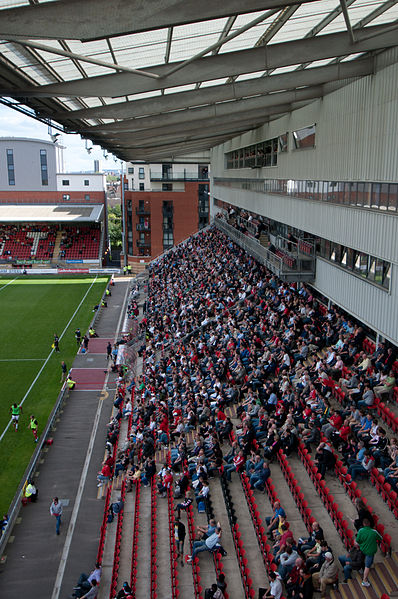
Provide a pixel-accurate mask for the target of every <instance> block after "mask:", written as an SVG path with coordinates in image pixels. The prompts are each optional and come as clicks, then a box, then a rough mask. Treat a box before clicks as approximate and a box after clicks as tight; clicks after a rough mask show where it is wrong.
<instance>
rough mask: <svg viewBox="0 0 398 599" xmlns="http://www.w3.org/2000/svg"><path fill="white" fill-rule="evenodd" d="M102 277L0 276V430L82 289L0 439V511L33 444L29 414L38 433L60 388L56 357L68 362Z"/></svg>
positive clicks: (5, 506) (103, 282) (99, 290)
mask: <svg viewBox="0 0 398 599" xmlns="http://www.w3.org/2000/svg"><path fill="white" fill-rule="evenodd" d="M107 281H108V278H107V277H98V278H97V279H94V278H93V277H84V276H77V277H76V276H75V277H68V276H65V277H57V278H54V277H51V276H24V277H19V278H17V279H16V280H14V277H12V278H1V279H0V330H1V333H2V343H0V435H1V434H2V433H3V431H4V429H5V427H6V426H7V423H8V422H9V420H10V414H9V408H10V406H11V404H12V403H14V402H16V403H18V404H19V403H20V402H21V401H22V399H23V398H24V396H25V394H26V393H27V392H28V390H29V387H30V386H31V384H32V383H33V381H34V379H35V378H36V376H37V374H38V373H39V371H40V369H41V367H42V366H43V364H44V363H45V360H46V358H47V357H48V355H49V354H50V352H51V344H52V342H53V338H54V333H56V334H57V335H58V336H59V337H61V335H62V333H63V331H64V329H65V327H66V326H67V325H68V323H69V320H70V319H71V317H72V316H73V314H74V312H75V310H76V308H77V307H78V306H79V304H80V302H81V301H82V300H83V298H84V296H85V294H86V292H88V293H87V296H86V298H85V299H84V301H83V303H82V304H81V306H80V308H79V310H78V311H77V312H76V314H75V316H74V318H73V319H72V320H71V322H70V324H69V326H68V328H67V330H66V331H65V333H64V335H63V337H62V339H60V343H59V347H60V353H55V352H53V354H52V356H51V357H50V358H49V360H48V362H47V364H46V365H45V367H44V369H43V371H42V373H41V374H40V376H39V378H38V379H37V381H36V383H35V384H34V386H33V387H32V389H31V390H30V392H29V394H28V396H27V397H26V399H25V401H24V404H23V414H22V415H21V416H20V420H19V429H18V432H17V433H16V432H15V431H14V428H13V427H12V426H11V427H10V428H9V429H8V431H7V433H6V434H5V436H4V438H3V439H2V441H1V442H0V464H1V467H0V514H3V513H6V512H7V510H8V507H9V505H10V503H11V501H12V498H13V497H14V494H15V492H16V489H17V487H18V484H19V482H20V480H21V478H22V476H23V473H24V470H25V468H26V466H27V465H28V463H29V460H30V457H31V455H32V453H33V451H34V449H35V447H36V445H35V443H34V440H33V435H32V432H31V431H30V430H29V429H28V423H29V416H30V414H34V415H35V416H36V418H37V419H38V422H39V434H40V433H41V432H42V431H43V429H44V427H45V425H46V422H47V419H48V416H49V414H50V412H51V410H52V408H53V406H54V403H55V401H56V399H57V397H58V394H59V391H60V388H61V382H60V381H61V360H65V362H66V364H67V367H68V368H70V367H71V366H72V362H73V359H74V357H75V355H76V340H75V336H74V331H75V330H76V328H77V327H79V328H80V329H81V331H82V336H83V335H84V333H85V332H86V330H87V327H88V324H89V323H90V321H91V319H92V316H93V312H92V309H93V306H94V305H95V304H97V303H98V301H99V299H100V297H101V295H102V293H103V291H104V289H105V286H106V283H107ZM8 283H9V284H8ZM90 286H91V288H90ZM22 359H23V360H24V361H22ZM18 360H19V361H18Z"/></svg>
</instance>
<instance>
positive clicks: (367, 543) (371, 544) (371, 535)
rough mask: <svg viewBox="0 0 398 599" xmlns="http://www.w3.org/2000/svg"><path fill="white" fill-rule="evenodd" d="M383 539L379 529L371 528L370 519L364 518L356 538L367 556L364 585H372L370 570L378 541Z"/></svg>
mask: <svg viewBox="0 0 398 599" xmlns="http://www.w3.org/2000/svg"><path fill="white" fill-rule="evenodd" d="M381 540H382V536H381V535H380V534H379V533H378V532H377V530H375V529H374V528H371V526H370V522H369V520H368V519H367V518H364V520H363V527H362V528H360V529H359V531H358V534H357V536H356V539H355V544H356V545H357V546H358V547H359V549H360V550H361V551H362V553H363V554H364V556H365V568H364V570H363V580H362V586H364V587H370V582H369V581H368V576H369V570H370V567H371V565H372V564H373V560H374V556H375V554H376V552H377V541H381Z"/></svg>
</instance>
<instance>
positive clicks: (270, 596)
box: [258, 570, 283, 599]
mask: <svg viewBox="0 0 398 599" xmlns="http://www.w3.org/2000/svg"><path fill="white" fill-rule="evenodd" d="M268 579H269V582H270V586H269V588H268V589H264V588H261V587H260V588H259V589H258V599H263V598H265V599H281V597H282V592H283V588H282V582H281V579H280V576H279V574H278V573H277V572H273V571H272V570H271V571H270V572H269V573H268Z"/></svg>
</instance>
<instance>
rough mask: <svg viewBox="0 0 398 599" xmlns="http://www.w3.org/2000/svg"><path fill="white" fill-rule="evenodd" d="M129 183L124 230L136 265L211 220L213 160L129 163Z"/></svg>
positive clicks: (126, 183)
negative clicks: (211, 173)
mask: <svg viewBox="0 0 398 599" xmlns="http://www.w3.org/2000/svg"><path fill="white" fill-rule="evenodd" d="M124 187H125V189H124V202H125V229H124V230H125V232H126V248H127V254H128V263H129V264H130V265H131V266H132V267H133V270H136V271H138V270H141V269H142V268H143V266H144V265H145V264H146V263H147V262H149V261H150V260H153V259H154V258H156V257H157V256H159V255H160V254H162V253H163V252H164V251H166V250H168V249H170V248H171V247H173V246H174V245H176V244H178V243H180V242H181V241H183V240H184V239H186V238H187V237H189V235H192V234H193V233H195V232H197V231H198V230H199V229H201V228H203V227H205V226H206V225H207V224H208V222H209V197H210V195H209V193H210V184H209V169H208V165H207V164H142V163H141V164H136V163H134V164H133V163H128V164H127V168H126V176H125V179H124Z"/></svg>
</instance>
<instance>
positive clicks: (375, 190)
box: [372, 183, 381, 208]
mask: <svg viewBox="0 0 398 599" xmlns="http://www.w3.org/2000/svg"><path fill="white" fill-rule="evenodd" d="M380 192H381V185H380V183H373V184H372V208H378V207H379V202H380Z"/></svg>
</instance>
